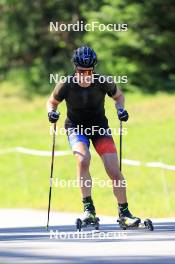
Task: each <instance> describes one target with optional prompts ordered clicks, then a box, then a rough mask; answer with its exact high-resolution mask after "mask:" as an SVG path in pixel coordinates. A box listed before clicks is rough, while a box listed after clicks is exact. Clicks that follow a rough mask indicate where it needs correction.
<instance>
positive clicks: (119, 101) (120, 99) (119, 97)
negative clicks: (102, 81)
mask: <svg viewBox="0 0 175 264" xmlns="http://www.w3.org/2000/svg"><path fill="white" fill-rule="evenodd" d="M112 98H113V99H114V101H115V102H116V103H115V106H116V108H117V109H121V108H122V109H124V103H125V97H124V95H123V93H122V91H121V90H120V89H119V88H117V91H116V93H115V94H114V95H113V96H112Z"/></svg>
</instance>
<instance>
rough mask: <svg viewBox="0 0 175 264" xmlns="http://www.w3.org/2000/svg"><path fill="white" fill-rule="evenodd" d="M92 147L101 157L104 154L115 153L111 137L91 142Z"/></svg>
mask: <svg viewBox="0 0 175 264" xmlns="http://www.w3.org/2000/svg"><path fill="white" fill-rule="evenodd" d="M93 145H94V148H95V150H96V151H97V153H98V154H99V155H100V156H101V155H103V154H106V153H116V152H117V150H116V146H115V143H114V140H113V138H112V137H100V138H97V139H96V140H93Z"/></svg>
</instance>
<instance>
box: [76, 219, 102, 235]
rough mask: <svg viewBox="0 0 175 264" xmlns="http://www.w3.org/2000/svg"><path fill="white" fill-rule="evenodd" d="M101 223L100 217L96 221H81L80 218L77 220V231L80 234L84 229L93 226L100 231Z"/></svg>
mask: <svg viewBox="0 0 175 264" xmlns="http://www.w3.org/2000/svg"><path fill="white" fill-rule="evenodd" d="M99 222H100V219H99V218H98V217H95V219H94V220H92V219H84V220H81V219H80V218H77V220H76V229H77V231H79V232H80V231H82V229H83V228H86V227H89V226H92V227H94V228H95V230H99V227H100V224H99Z"/></svg>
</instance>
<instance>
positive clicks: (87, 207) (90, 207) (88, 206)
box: [83, 196, 95, 213]
mask: <svg viewBox="0 0 175 264" xmlns="http://www.w3.org/2000/svg"><path fill="white" fill-rule="evenodd" d="M83 204H84V211H90V212H92V213H95V207H94V204H93V200H92V198H91V196H87V197H85V198H83Z"/></svg>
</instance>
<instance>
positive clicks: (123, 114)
mask: <svg viewBox="0 0 175 264" xmlns="http://www.w3.org/2000/svg"><path fill="white" fill-rule="evenodd" d="M117 114H118V119H119V120H120V121H124V122H126V121H127V120H128V118H129V115H128V112H127V111H126V110H125V109H123V108H119V109H118V110H117Z"/></svg>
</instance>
